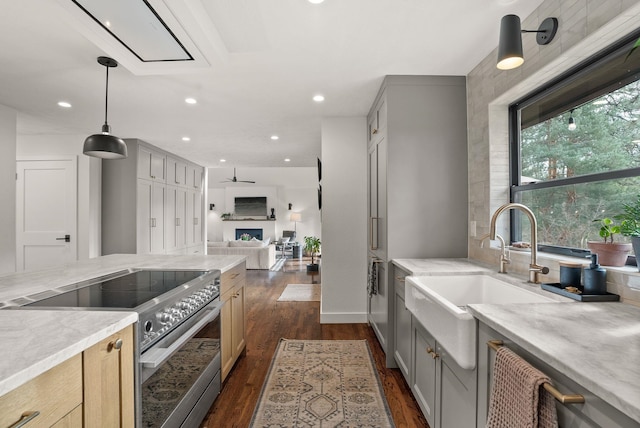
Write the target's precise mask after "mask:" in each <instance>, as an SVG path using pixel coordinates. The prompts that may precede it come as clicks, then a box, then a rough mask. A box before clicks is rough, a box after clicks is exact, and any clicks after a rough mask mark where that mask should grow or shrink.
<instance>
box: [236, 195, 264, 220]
mask: <svg viewBox="0 0 640 428" xmlns="http://www.w3.org/2000/svg"><path fill="white" fill-rule="evenodd" d="M234 210H235V213H236V215H237V216H247V217H250V216H262V217H265V216H266V215H267V197H266V196H238V197H236V198H235V207H234Z"/></svg>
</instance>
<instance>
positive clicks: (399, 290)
mask: <svg viewBox="0 0 640 428" xmlns="http://www.w3.org/2000/svg"><path fill="white" fill-rule="evenodd" d="M407 276H409V272H407V271H405V270H403V269H400V268H399V267H397V266H394V269H393V287H394V289H395V292H396V294H398V295H399V296H402V299H404V298H405V297H404V280H405V278H406V277H407Z"/></svg>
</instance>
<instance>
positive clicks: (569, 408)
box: [477, 322, 640, 428]
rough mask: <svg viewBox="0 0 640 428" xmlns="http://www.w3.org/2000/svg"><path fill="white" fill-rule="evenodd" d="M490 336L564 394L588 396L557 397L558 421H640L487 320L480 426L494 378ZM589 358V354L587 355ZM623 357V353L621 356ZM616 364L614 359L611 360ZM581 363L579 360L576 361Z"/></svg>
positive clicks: (481, 330)
mask: <svg viewBox="0 0 640 428" xmlns="http://www.w3.org/2000/svg"><path fill="white" fill-rule="evenodd" d="M490 340H501V341H502V342H503V343H504V345H505V346H508V347H509V349H511V350H512V351H514V352H515V353H516V354H518V355H519V356H520V357H522V358H523V359H524V360H525V361H527V362H528V363H529V364H531V365H532V366H534V367H536V368H537V369H539V370H540V371H542V372H543V373H545V374H546V375H547V376H549V377H550V378H551V380H552V383H553V385H554V387H555V388H556V389H557V390H559V391H560V392H561V393H562V394H580V395H583V396H584V397H585V402H584V403H582V404H562V403H560V402H559V401H556V409H557V412H558V424H559V426H560V427H571V428H587V427H588V428H595V427H607V428H622V427H624V428H638V427H640V422H639V421H634V420H632V419H631V418H629V417H628V416H626V415H625V414H623V413H622V412H620V411H619V410H617V409H615V408H614V407H612V406H611V405H610V404H608V403H606V402H605V401H603V400H602V399H601V398H599V397H598V396H596V395H594V394H593V393H591V392H590V391H589V390H587V389H586V388H584V387H582V386H581V385H579V384H577V383H576V382H574V381H572V380H571V379H569V378H568V377H566V376H565V375H564V374H562V373H560V372H559V371H557V370H556V369H554V368H553V367H552V366H550V365H549V364H547V363H546V362H544V361H542V360H541V359H539V358H537V357H535V356H534V355H532V354H531V353H529V352H527V351H525V350H524V349H522V348H521V347H520V346H518V345H517V344H516V343H514V342H513V341H511V340H510V339H509V338H507V337H505V336H503V335H501V334H499V333H498V332H496V331H495V330H493V329H492V328H491V327H488V326H487V325H486V324H484V323H482V322H479V327H478V366H477V370H478V406H477V412H478V413H477V428H481V427H482V428H484V426H485V424H486V420H487V411H488V408H489V399H490V396H491V385H492V381H493V363H494V359H495V351H494V350H492V349H491V348H489V347H488V346H487V342H489V341H490ZM585 358H588V356H585ZM622 358H624V357H622ZM611 363H612V364H615V362H611ZM576 364H580V362H576Z"/></svg>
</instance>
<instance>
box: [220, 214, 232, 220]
mask: <svg viewBox="0 0 640 428" xmlns="http://www.w3.org/2000/svg"><path fill="white" fill-rule="evenodd" d="M220 218H221V219H223V220H230V219H231V213H224V214H220Z"/></svg>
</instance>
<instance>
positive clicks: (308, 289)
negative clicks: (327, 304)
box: [278, 284, 321, 302]
mask: <svg viewBox="0 0 640 428" xmlns="http://www.w3.org/2000/svg"><path fill="white" fill-rule="evenodd" d="M320 297H321V291H320V284H287V286H286V287H285V289H284V291H283V292H282V294H281V295H280V297H278V302H319V301H320Z"/></svg>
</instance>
